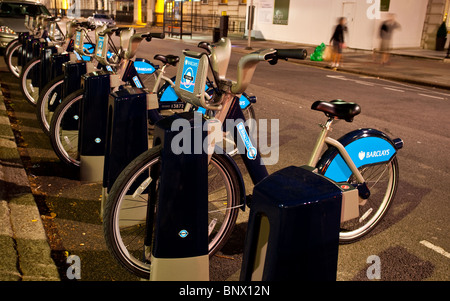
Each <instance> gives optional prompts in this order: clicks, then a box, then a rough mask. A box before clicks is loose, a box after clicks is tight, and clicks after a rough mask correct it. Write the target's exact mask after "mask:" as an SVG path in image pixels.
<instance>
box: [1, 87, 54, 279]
mask: <svg viewBox="0 0 450 301" xmlns="http://www.w3.org/2000/svg"><path fill="white" fill-rule="evenodd" d="M58 280H60V277H59V273H58V270H57V267H56V265H55V263H54V261H53V259H52V257H51V249H50V245H49V242H48V239H47V236H46V233H45V230H44V226H43V222H42V219H41V216H40V213H39V210H38V208H37V204H36V202H35V200H34V196H33V194H32V192H31V187H30V182H29V181H28V177H27V174H26V172H25V169H24V166H23V163H22V160H21V158H20V155H19V152H18V148H17V144H16V141H15V137H14V133H13V130H12V127H11V123H10V120H9V117H8V114H7V111H6V107H5V103H4V98H3V95H2V93H1V91H0V281H58Z"/></svg>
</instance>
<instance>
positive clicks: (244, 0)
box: [239, 0, 247, 4]
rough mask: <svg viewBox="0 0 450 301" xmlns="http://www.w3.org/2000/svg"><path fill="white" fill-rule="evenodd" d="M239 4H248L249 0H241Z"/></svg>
mask: <svg viewBox="0 0 450 301" xmlns="http://www.w3.org/2000/svg"><path fill="white" fill-rule="evenodd" d="M239 4H247V0H239Z"/></svg>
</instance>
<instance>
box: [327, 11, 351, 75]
mask: <svg viewBox="0 0 450 301" xmlns="http://www.w3.org/2000/svg"><path fill="white" fill-rule="evenodd" d="M346 32H347V19H346V18H345V17H341V18H339V21H338V24H337V25H336V28H335V29H334V33H333V35H332V36H331V39H330V44H331V45H332V47H333V56H332V60H331V67H332V68H337V67H339V64H340V63H341V60H342V50H343V49H344V47H345V38H344V34H345V33H346Z"/></svg>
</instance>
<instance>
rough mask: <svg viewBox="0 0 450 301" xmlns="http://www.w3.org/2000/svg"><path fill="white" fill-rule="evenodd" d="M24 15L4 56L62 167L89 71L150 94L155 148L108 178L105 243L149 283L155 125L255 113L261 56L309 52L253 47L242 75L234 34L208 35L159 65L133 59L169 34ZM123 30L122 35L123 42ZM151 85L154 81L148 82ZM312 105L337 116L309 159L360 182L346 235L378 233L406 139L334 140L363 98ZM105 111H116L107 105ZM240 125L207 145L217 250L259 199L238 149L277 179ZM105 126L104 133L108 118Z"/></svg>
mask: <svg viewBox="0 0 450 301" xmlns="http://www.w3.org/2000/svg"><path fill="white" fill-rule="evenodd" d="M25 22H26V25H27V26H28V29H29V32H26V33H20V35H19V38H18V39H16V40H14V41H12V42H11V43H10V44H9V45H8V47H7V50H6V52H5V61H6V63H7V65H8V68H9V70H10V71H11V73H12V74H14V76H16V77H17V78H18V80H19V82H20V86H21V89H22V92H23V95H24V97H25V99H26V100H27V101H28V102H29V103H30V105H33V106H35V107H36V116H37V119H38V121H39V124H40V125H41V128H42V130H43V132H44V133H45V134H47V135H48V136H49V139H50V140H51V144H52V146H53V149H54V151H55V153H56V154H57V156H58V157H59V158H60V160H61V161H62V162H64V164H68V165H71V166H73V167H76V168H79V167H80V161H81V159H80V149H79V144H80V143H79V141H80V137H81V136H82V135H86V133H87V132H88V131H89V129H85V128H83V127H81V126H80V124H81V123H82V121H83V118H86V116H83V110H81V108H82V107H83V105H85V103H86V102H88V101H90V99H92V95H88V94H89V93H92V92H90V90H88V89H87V88H86V85H85V84H84V78H85V77H86V75H87V74H90V75H92V74H96V75H99V76H107V77H108V79H109V86H108V87H107V89H103V88H102V89H100V88H99V89H98V90H101V91H96V93H97V94H96V95H100V94H101V95H103V96H104V95H106V97H108V96H109V95H111V94H112V93H114V92H117V91H120V90H122V89H126V88H127V87H132V88H134V89H137V90H138V91H141V92H144V93H146V94H147V114H146V120H147V122H146V125H145V127H146V129H145V130H146V131H147V134H148V145H147V146H148V147H147V148H146V149H147V150H145V151H143V152H142V153H141V154H140V155H138V156H136V158H133V160H130V162H127V164H126V167H125V168H123V170H122V171H121V173H120V174H119V175H118V176H117V178H115V179H114V182H113V183H110V184H109V186H108V187H110V189H108V191H107V194H106V196H105V201H104V204H103V205H102V206H103V207H102V220H103V227H104V235H105V240H106V243H107V246H108V248H109V250H110V251H111V253H112V254H113V256H114V257H115V258H116V259H117V261H118V262H119V263H120V264H121V265H122V266H123V267H124V268H125V269H127V270H128V271H129V272H131V273H133V274H135V275H137V276H139V277H141V278H146V279H148V278H149V274H150V266H151V253H152V247H153V236H152V233H153V226H152V225H153V221H154V218H153V217H154V215H155V214H156V211H157V206H156V204H157V202H156V200H157V198H158V185H159V176H158V171H160V170H161V163H162V158H161V145H158V143H157V142H155V141H153V136H152V129H153V126H154V125H155V124H157V123H158V122H160V121H161V120H163V119H164V118H166V116H170V115H172V114H176V113H179V112H189V111H196V112H198V114H201V115H202V118H204V119H207V120H217V121H220V122H221V123H222V124H225V121H226V120H242V121H243V122H245V121H246V120H250V119H251V120H255V119H256V116H255V112H254V106H255V105H256V97H254V96H249V95H247V94H246V93H245V91H246V89H247V88H248V86H249V85H250V83H251V79H252V76H253V74H254V72H255V69H256V66H257V64H258V63H259V62H261V61H265V62H269V63H270V64H271V65H276V64H277V62H278V61H279V60H288V59H304V58H305V51H304V50H303V49H262V50H259V51H255V52H253V53H249V54H246V55H244V56H243V57H241V58H240V60H239V63H238V66H237V80H230V79H228V78H227V69H228V66H229V62H230V57H231V41H230V40H229V39H227V38H222V39H221V40H220V41H219V42H217V43H214V44H211V43H208V42H202V43H199V44H198V51H197V52H195V53H193V52H192V51H183V52H182V53H181V54H180V55H173V54H170V55H164V54H158V55H156V56H154V57H153V61H158V63H160V64H161V66H158V65H156V64H154V63H152V62H151V61H150V60H149V59H148V58H135V56H136V52H137V50H138V47H139V45H140V43H141V42H143V41H144V40H145V41H146V42H150V41H151V40H152V39H155V38H157V39H163V38H164V35H163V34H161V33H152V32H144V33H138V32H136V30H135V29H133V28H118V27H114V28H108V27H107V26H97V27H91V26H89V25H88V24H86V23H83V22H77V21H76V20H72V21H68V22H67V23H66V26H65V32H64V33H63V32H62V30H61V29H60V27H59V26H58V22H59V20H58V19H56V18H52V17H40V16H38V17H36V18H32V17H28V18H27V19H26V21H25ZM114 36H116V37H117V38H116V39H115V40H118V42H117V43H114V42H113V40H114V39H113V37H114ZM192 58H194V59H198V60H199V61H202V60H203V61H204V62H205V66H206V67H205V70H207V72H203V73H202V74H199V75H198V76H201V77H204V78H203V79H202V80H203V81H200V82H201V83H202V86H201V89H200V90H199V91H196V92H195V93H192V92H193V91H192V90H190V89H188V88H186V87H187V86H189V83H188V84H186V81H190V80H192V78H193V77H192V76H196V74H191V73H189V74H187V75H186V74H185V73H183V71H184V70H186V68H185V67H186V64H187V62H188V61H189V60H190V59H192ZM167 68H178V69H177V70H178V72H177V76H176V77H169V76H167V70H166V69H167ZM194 73H195V72H194ZM143 79H144V80H143ZM147 82H150V83H151V85H152V86H149V87H146V85H147ZM181 85H184V89H183V88H180V87H181ZM203 85H204V87H203ZM98 93H100V94H98ZM311 108H312V109H313V110H316V111H320V112H323V113H324V114H325V115H326V117H327V121H326V123H325V124H323V125H322V127H321V130H320V133H319V137H318V139H317V141H316V143H315V145H314V148H313V151H312V154H311V157H310V160H309V163H308V165H309V166H310V168H311V170H312V171H313V172H316V173H319V174H321V175H323V176H325V177H327V178H329V179H330V180H332V181H335V182H336V183H345V185H351V186H352V187H353V188H355V189H357V191H358V199H359V201H358V204H357V207H358V208H357V210H358V211H359V214H358V217H357V218H352V219H350V220H346V221H343V222H342V223H341V231H340V242H342V243H350V242H354V241H356V240H358V239H360V238H361V237H363V236H364V235H366V234H367V233H369V232H370V231H371V230H372V229H373V228H374V227H375V226H376V225H377V224H378V223H379V222H380V220H381V219H382V218H383V217H384V216H385V215H386V212H387V210H388V208H389V207H390V205H391V204H392V200H393V199H394V196H395V193H396V190H397V186H398V179H399V167H398V162H397V151H398V150H399V149H401V148H402V147H403V142H402V140H401V139H398V138H397V139H391V138H390V137H388V136H387V135H386V134H385V133H383V132H380V131H378V130H374V129H357V130H355V131H352V132H350V133H348V134H346V135H344V136H343V137H341V138H339V139H337V140H336V139H333V138H331V137H329V135H328V134H329V131H330V130H331V126H332V124H333V123H335V122H336V121H338V120H345V121H347V122H352V121H353V119H354V118H355V116H357V115H358V114H359V113H360V112H361V108H360V106H359V105H358V104H356V103H351V102H345V101H342V100H332V101H316V102H314V103H313V104H312V107H311ZM104 114H105V115H106V114H108V109H107V108H105V109H104ZM131 118H132V117H131V116H130V119H131ZM235 124H236V126H235V127H234V128H226V127H225V126H224V127H223V139H222V142H221V143H217V144H216V142H215V141H214V140H213V141H208V143H209V148H208V149H215V150H216V151H215V152H214V153H213V154H212V155H211V156H209V162H208V235H209V254H210V256H212V255H214V254H215V253H216V252H217V251H218V250H220V249H221V248H222V247H223V245H224V244H225V243H226V242H227V240H228V239H229V237H230V235H231V233H232V231H233V227H234V225H235V223H236V219H237V216H238V213H239V210H240V209H242V210H243V209H244V208H245V206H251V198H250V197H249V196H248V195H250V193H248V191H246V189H245V182H244V180H243V176H242V173H243V171H241V170H240V168H239V165H238V164H236V162H235V159H236V157H237V156H238V155H239V156H240V158H241V159H242V160H243V161H244V163H245V168H246V172H248V174H249V175H250V178H251V181H252V182H253V184H255V185H256V184H257V183H259V182H260V181H262V180H263V179H264V178H265V177H266V176H267V175H268V172H267V169H266V166H265V165H264V162H263V159H262V158H261V156H260V154H259V150H258V149H257V147H251V148H250V147H247V146H248V145H247V144H246V143H245V141H244V142H242V141H241V140H242V139H245V136H246V135H247V136H248V132H249V131H251V128H249V126H250V127H251V123H245V126H244V128H242V125H241V123H239V122H237V123H235ZM99 128H100V131H105V132H106V129H103V128H102V127H101V126H100V125H99ZM92 130H93V129H92ZM83 131H86V133H83ZM243 132H246V133H247V134H246V135H245V133H244V135H243ZM105 135H107V133H105ZM243 137H244V138H243ZM240 139H241V140H240ZM99 140H100V139H99ZM98 142H99V143H100V141H98ZM230 145H231V146H230ZM240 146H242V147H240ZM326 147H327V148H326ZM222 150H226V151H222ZM174 189H176V187H174ZM247 194H248V195H247Z"/></svg>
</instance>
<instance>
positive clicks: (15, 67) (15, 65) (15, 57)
mask: <svg viewBox="0 0 450 301" xmlns="http://www.w3.org/2000/svg"><path fill="white" fill-rule="evenodd" d="M21 51H22V45H21V44H19V43H17V45H15V46H13V48H12V49H11V50H10V52H8V53H7V55H8V57H7V64H8V68H9V70H10V71H11V72H12V74H13V75H14V76H15V77H17V78H19V76H20V72H21V71H22V66H21V65H20V64H19V54H20V52H21Z"/></svg>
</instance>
